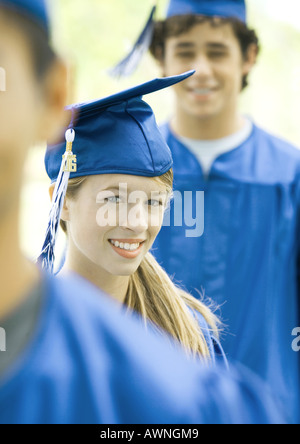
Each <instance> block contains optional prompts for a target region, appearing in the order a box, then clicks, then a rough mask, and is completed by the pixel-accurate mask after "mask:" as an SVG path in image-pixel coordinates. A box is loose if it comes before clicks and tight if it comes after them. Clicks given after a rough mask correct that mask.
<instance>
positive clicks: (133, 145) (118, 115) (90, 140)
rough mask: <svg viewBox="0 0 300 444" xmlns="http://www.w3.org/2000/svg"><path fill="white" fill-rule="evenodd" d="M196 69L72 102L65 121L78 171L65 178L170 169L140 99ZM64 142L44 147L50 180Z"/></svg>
mask: <svg viewBox="0 0 300 444" xmlns="http://www.w3.org/2000/svg"><path fill="white" fill-rule="evenodd" d="M194 72H195V71H190V72H188V73H185V74H182V75H179V76H173V77H166V78H163V79H154V80H152V81H150V82H147V83H145V84H143V85H139V86H136V87H134V88H131V89H129V90H126V91H122V92H121V93H118V94H115V95H113V96H110V97H106V98H104V99H100V100H97V101H94V102H89V103H81V104H77V105H72V106H70V107H68V108H67V110H69V111H71V112H72V113H73V118H72V121H71V124H70V127H72V128H73V129H74V130H75V133H76V135H75V141H74V143H73V153H74V154H75V155H76V156H77V172H75V173H71V175H70V178H71V179H72V178H74V177H80V176H87V175H97V174H131V175H136V176H146V177H155V176H161V175H163V174H164V173H166V172H167V171H169V170H170V168H171V167H172V163H173V162H172V156H171V153H170V150H169V147H168V146H167V144H166V142H165V140H164V139H163V137H162V135H161V133H160V131H159V129H158V126H157V124H156V120H155V116H154V114H153V111H152V109H151V108H150V106H149V105H148V104H147V103H145V102H144V101H143V100H142V99H141V97H142V96H143V95H146V94H150V93H152V92H155V91H159V90H161V89H163V88H167V87H169V86H171V85H174V84H175V83H178V82H180V81H182V80H184V79H186V78H187V77H189V76H191V75H192V74H193V73H194ZM65 149H66V142H65V140H64V139H63V140H61V141H60V143H59V144H57V145H55V146H48V148H47V152H46V157H45V165H46V170H47V173H48V175H49V177H50V179H51V180H52V182H53V181H55V180H56V178H57V176H58V173H59V170H60V166H61V162H62V156H63V154H64V153H65Z"/></svg>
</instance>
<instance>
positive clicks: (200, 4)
mask: <svg viewBox="0 0 300 444" xmlns="http://www.w3.org/2000/svg"><path fill="white" fill-rule="evenodd" d="M185 14H199V15H207V16H218V17H225V18H228V17H234V18H237V19H239V20H240V21H242V22H244V23H246V5H245V0H171V1H170V3H169V6H168V11H167V17H172V16H175V15H185Z"/></svg>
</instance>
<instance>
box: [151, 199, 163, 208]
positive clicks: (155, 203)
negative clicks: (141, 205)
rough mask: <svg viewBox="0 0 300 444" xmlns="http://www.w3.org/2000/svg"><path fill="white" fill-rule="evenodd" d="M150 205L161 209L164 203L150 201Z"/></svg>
mask: <svg viewBox="0 0 300 444" xmlns="http://www.w3.org/2000/svg"><path fill="white" fill-rule="evenodd" d="M148 205H149V206H151V207H160V206H162V205H163V203H162V201H161V200H154V199H150V200H148Z"/></svg>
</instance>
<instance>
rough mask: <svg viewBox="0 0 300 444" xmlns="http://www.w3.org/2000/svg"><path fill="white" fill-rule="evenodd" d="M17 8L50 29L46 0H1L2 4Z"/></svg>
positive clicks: (0, 3)
mask: <svg viewBox="0 0 300 444" xmlns="http://www.w3.org/2000/svg"><path fill="white" fill-rule="evenodd" d="M2 5H3V6H5V7H7V8H9V9H12V10H15V11H17V12H18V13H21V14H23V15H25V16H26V17H28V18H29V19H31V20H33V21H34V22H36V23H38V24H39V25H42V27H43V28H44V29H45V30H46V31H47V32H48V31H49V17H48V11H47V6H46V0H0V6H2Z"/></svg>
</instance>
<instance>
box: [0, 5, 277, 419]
mask: <svg viewBox="0 0 300 444" xmlns="http://www.w3.org/2000/svg"><path fill="white" fill-rule="evenodd" d="M48 39H49V35H48V22H47V14H46V10H45V4H44V1H42V0H0V54H1V59H0V62H1V65H2V68H3V69H4V70H5V73H6V79H7V83H6V88H5V92H3V94H2V93H1V96H0V120H1V127H0V168H1V174H0V211H1V217H0V245H1V247H0V255H1V256H0V279H1V285H2V288H1V298H0V324H1V341H3V340H5V341H6V346H5V347H3V344H1V350H3V351H1V352H0V423H1V424H7V423H109V424H112V423H161V422H163V423H165V424H168V423H179V424H180V423H193V422H199V423H201V422H202V423H206V422H207V423H210V422H230V423H235V422H250V423H256V422H280V421H281V418H280V416H278V414H277V412H276V411H275V410H276V409H275V410H274V408H273V405H272V404H270V402H271V400H270V397H269V395H268V393H267V392H265V391H264V389H263V387H262V386H261V384H260V383H259V382H257V381H256V379H254V380H253V378H252V377H251V376H248V375H245V374H244V373H243V372H242V374H243V376H241V374H238V375H237V374H227V373H223V372H222V371H220V372H219V371H218V370H210V369H209V368H202V367H200V366H199V365H198V364H196V363H194V364H192V363H191V362H188V361H187V360H186V359H185V355H184V354H182V352H181V351H179V350H175V346H174V347H173V346H172V345H171V344H170V343H169V342H168V341H166V342H165V341H164V340H162V338H161V337H158V336H155V334H154V333H151V331H150V329H149V333H146V332H145V329H144V326H142V325H141V322H140V320H137V319H133V318H130V317H128V318H126V317H125V315H124V314H123V313H121V312H120V308H119V307H118V306H117V307H116V306H115V305H114V304H113V303H112V302H110V301H109V300H108V298H107V297H106V296H104V295H103V294H101V293H99V292H98V291H96V289H95V288H94V287H90V286H89V284H87V283H86V282H84V281H83V280H82V279H81V278H79V277H75V276H71V277H70V278H64V279H58V278H57V279H55V278H51V277H49V276H47V275H43V274H42V273H41V272H40V271H39V270H38V268H37V267H36V266H34V265H33V264H31V263H29V262H28V261H27V260H26V259H25V258H24V257H23V255H22V253H21V251H20V247H19V242H18V222H19V199H20V197H19V196H20V189H21V176H22V169H23V164H24V160H25V156H26V152H27V150H28V148H29V146H30V145H31V144H32V143H33V142H34V141H37V140H43V139H46V138H52V136H54V135H55V133H56V132H57V130H59V129H60V123H61V119H62V113H61V110H62V109H63V102H64V98H65V78H66V76H65V69H64V66H63V65H62V64H61V63H60V62H59V60H57V58H56V57H55V56H54V54H53V52H52V51H51V50H50V47H49V44H48ZM59 132H60V131H59ZM3 332H5V333H6V337H5V335H3ZM5 349H6V351H4V350H5ZM262 391H263V400H262V401H261V400H260V396H262Z"/></svg>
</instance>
